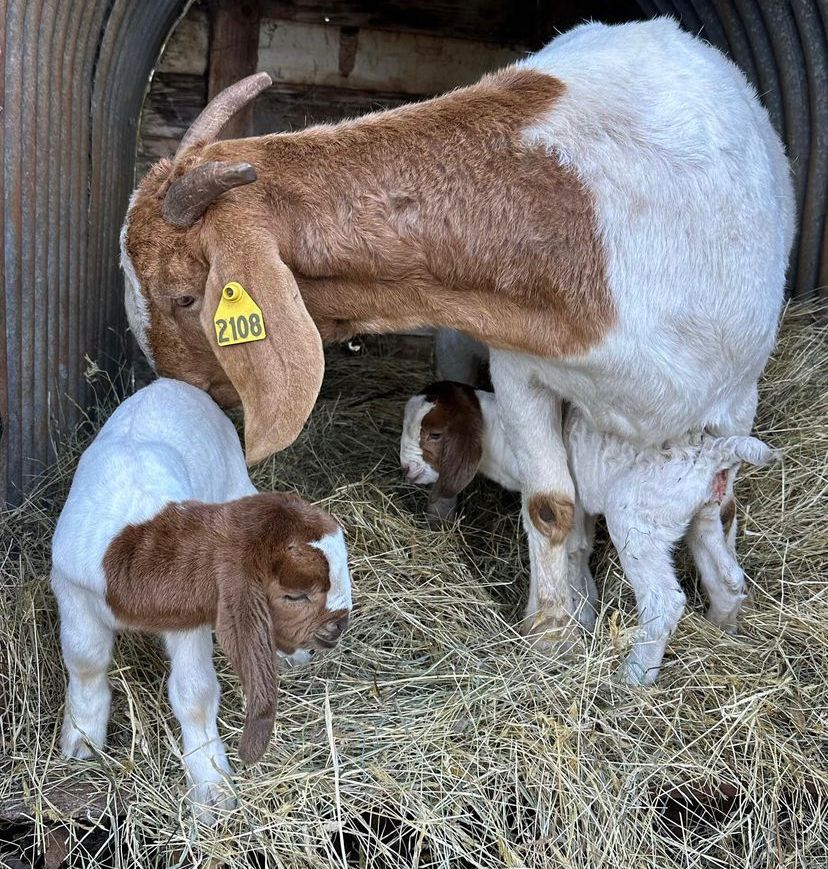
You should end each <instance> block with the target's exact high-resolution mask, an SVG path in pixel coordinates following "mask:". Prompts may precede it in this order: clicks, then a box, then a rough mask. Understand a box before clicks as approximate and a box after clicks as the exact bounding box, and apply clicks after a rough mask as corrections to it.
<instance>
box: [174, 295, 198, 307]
mask: <svg viewBox="0 0 828 869" xmlns="http://www.w3.org/2000/svg"><path fill="white" fill-rule="evenodd" d="M194 301H195V296H176V297H175V303H176V305H178V307H179V308H189V307H190V305H192V304H193V302H194Z"/></svg>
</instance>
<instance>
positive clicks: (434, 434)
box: [428, 431, 443, 441]
mask: <svg viewBox="0 0 828 869" xmlns="http://www.w3.org/2000/svg"><path fill="white" fill-rule="evenodd" d="M442 436H443V433H442V432H441V431H430V432H429V433H428V439H429V440H430V441H439V440H440V438H441V437H442Z"/></svg>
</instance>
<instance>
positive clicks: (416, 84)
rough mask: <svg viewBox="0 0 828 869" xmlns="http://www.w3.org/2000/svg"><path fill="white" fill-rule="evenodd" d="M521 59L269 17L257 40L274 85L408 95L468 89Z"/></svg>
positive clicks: (463, 45)
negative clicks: (277, 83) (455, 88)
mask: <svg viewBox="0 0 828 869" xmlns="http://www.w3.org/2000/svg"><path fill="white" fill-rule="evenodd" d="M520 56H521V53H520V52H517V51H515V50H514V49H511V48H508V47H503V46H499V45H493V44H492V43H489V42H481V41H479V40H468V39H456V38H447V37H445V36H442V35H438V34H422V33H404V32H399V31H397V32H391V31H387V30H377V29H371V28H367V27H363V28H361V29H357V28H353V27H330V26H327V25H325V24H307V23H302V22H298V21H279V20H276V19H273V18H264V19H263V20H262V27H261V34H260V39H259V69H262V70H266V71H267V72H269V73H270V75H271V77H272V78H273V79H274V80H275V81H287V82H294V83H299V82H301V83H302V84H318V85H327V86H331V87H342V88H346V87H347V88H356V89H357V90H384V91H399V92H400V93H408V94H412V95H424V94H434V93H442V92H444V91H447V90H450V89H451V88H454V87H458V86H462V85H466V84H472V83H473V82H476V81H478V80H479V79H480V77H481V76H482V75H483V74H484V73H487V72H491V71H492V70H494V69H498V68H500V67H502V66H506V65H507V64H509V63H512V62H513V61H514V60H516V59H517V58H518V57H520Z"/></svg>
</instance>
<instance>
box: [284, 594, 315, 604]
mask: <svg viewBox="0 0 828 869" xmlns="http://www.w3.org/2000/svg"><path fill="white" fill-rule="evenodd" d="M284 598H285V600H290V601H293V603H301V602H302V601H306V600H310V597H309V596H308V595H306V594H286V595H284Z"/></svg>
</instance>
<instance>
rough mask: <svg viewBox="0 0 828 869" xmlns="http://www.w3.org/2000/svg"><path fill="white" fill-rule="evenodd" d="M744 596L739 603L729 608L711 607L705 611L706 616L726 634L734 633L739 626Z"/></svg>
mask: <svg viewBox="0 0 828 869" xmlns="http://www.w3.org/2000/svg"><path fill="white" fill-rule="evenodd" d="M744 599H745V598H744V597H742V599H741V600H740V601H738V603H736V604H735V605H734V606H733V607H731V608H730V609H728V610H722V609H719V608H714V607H712V606H711V607H709V608H708V610H707V612H706V613H705V618H706V619H707V620H708V621H709V622H712V623H713V624H714V625H716V626H717V627H719V628H721V630H722V631H724V633H726V634H730V635H731V636H732V635H734V634H735V633H736V632H737V630H738V628H739V616H740V615H741V613H742V604H743V603H744Z"/></svg>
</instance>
